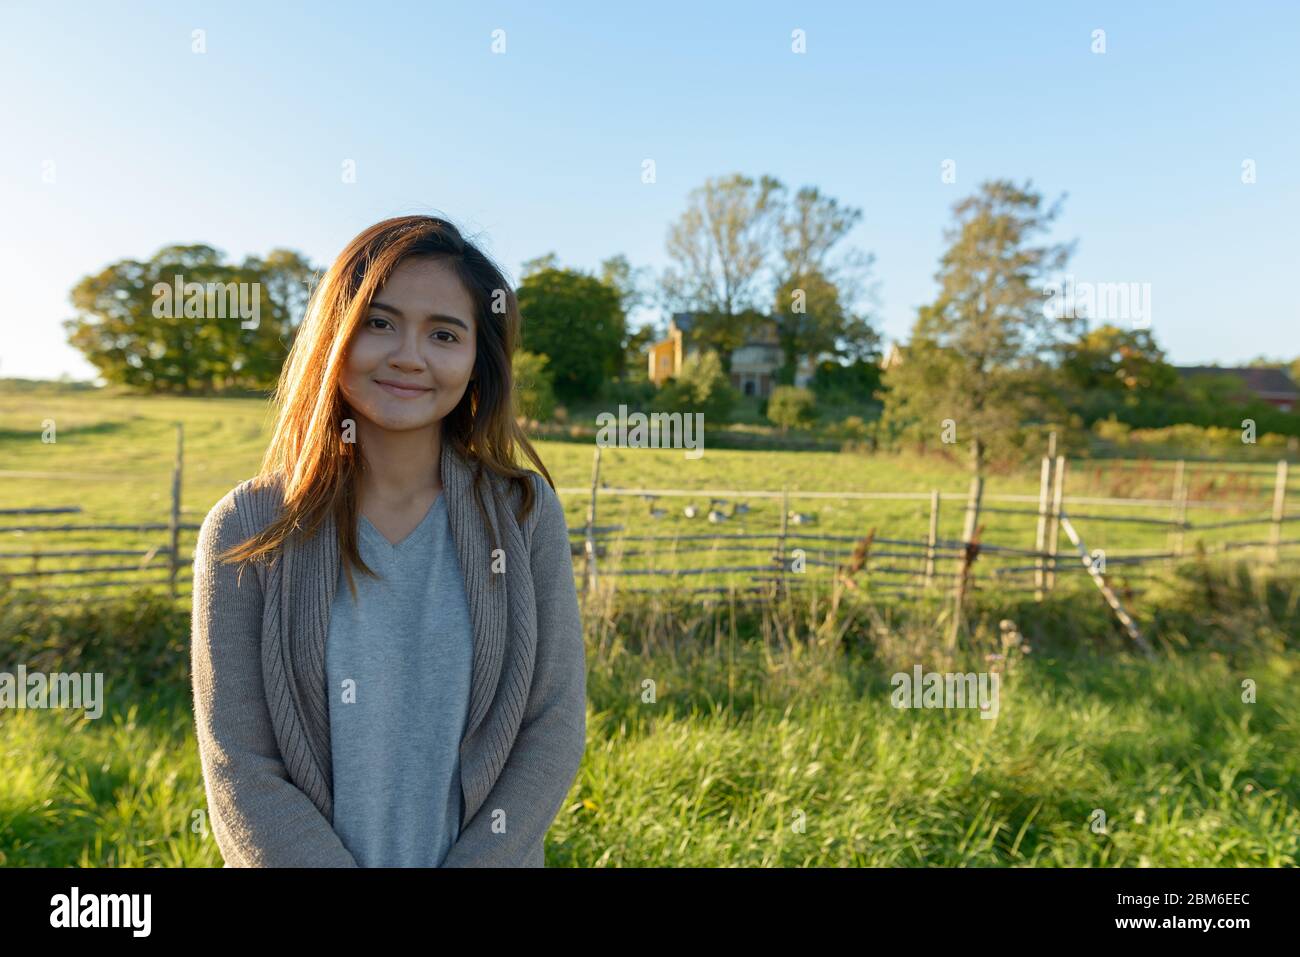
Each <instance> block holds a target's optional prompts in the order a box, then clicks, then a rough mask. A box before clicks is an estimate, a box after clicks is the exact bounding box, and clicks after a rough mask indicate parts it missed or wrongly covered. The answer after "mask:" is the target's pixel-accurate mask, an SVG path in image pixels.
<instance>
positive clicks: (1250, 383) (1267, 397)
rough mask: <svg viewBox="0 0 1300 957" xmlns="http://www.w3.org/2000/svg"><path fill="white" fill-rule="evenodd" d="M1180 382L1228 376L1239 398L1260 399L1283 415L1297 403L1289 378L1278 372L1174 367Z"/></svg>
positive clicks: (1299, 396) (1299, 394)
mask: <svg viewBox="0 0 1300 957" xmlns="http://www.w3.org/2000/svg"><path fill="white" fill-rule="evenodd" d="M1174 369H1175V370H1177V372H1178V374H1179V375H1180V376H1182V377H1183V378H1184V379H1192V378H1196V377H1198V376H1232V377H1233V378H1235V379H1238V380H1240V382H1241V387H1242V391H1241V395H1242V397H1243V398H1246V397H1253V398H1256V399H1262V400H1263V401H1264V402H1267V403H1269V405H1273V406H1276V407H1277V408H1279V409H1281V410H1282V411H1283V412H1290V411H1292V410H1293V409H1294V408H1296V403H1297V402H1300V389H1297V388H1296V385H1295V383H1294V382H1292V381H1291V377H1290V376H1289V375H1287V374H1286V373H1285V372H1284V371H1283V370H1281V369H1267V368H1253V367H1251V368H1242V369H1229V368H1220V367H1219V366H1174Z"/></svg>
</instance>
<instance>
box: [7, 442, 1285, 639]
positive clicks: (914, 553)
mask: <svg viewBox="0 0 1300 957" xmlns="http://www.w3.org/2000/svg"><path fill="white" fill-rule="evenodd" d="M1067 464H1068V463H1067V461H1066V459H1065V457H1064V456H1057V455H1053V454H1049V455H1048V456H1046V457H1044V459H1043V463H1042V469H1041V474H1040V487H1039V492H1038V494H1037V495H1030V494H1011V493H1005V494H989V493H986V492H985V491H984V487H983V482H982V480H977V481H973V482H972V484H971V488H970V489H969V490H968V491H967V492H964V493H958V492H951V491H942V490H939V489H931V490H928V491H915V492H912V491H907V492H904V491H899V492H892V491H843V492H838V491H836V492H828V491H818V490H812V491H803V490H798V489H796V490H791V489H790V488H789V487H788V486H786V487H784V488H782V489H780V490H776V489H733V488H694V489H681V488H637V487H609V486H608V485H606V484H604V483H602V482H601V479H600V475H601V469H600V466H601V463H600V447H599V446H597V447H596V449H595V453H594V458H593V462H592V473H591V483H590V485H587V486H579V487H560V488H558V489H557V491H558V492H559V493H561V494H566V495H575V496H576V495H581V496H582V497H583V498H584V500H585V501H586V515H585V521H583V522H582V523H581V524H575V526H574V527H572V528H570V530H569V534H570V536H571V537H572V538H575V539H576V541H574V542H573V543H572V549H573V554H574V556H575V558H578V557H580V558H582V560H583V561H582V567H581V569H580V575H581V587H582V590H583V592H584V593H586V592H588V591H590V590H591V589H593V588H595V587H597V586H598V585H599V582H600V579H601V578H602V577H606V576H607V577H608V578H609V579H611V580H614V581H618V580H622V581H630V580H636V579H645V578H655V577H668V578H678V577H681V578H695V577H700V576H704V575H710V574H719V575H747V576H748V579H749V582H750V584H749V585H745V586H741V587H739V588H738V587H737V585H735V584H734V583H732V584H726V585H705V586H699V587H692V588H691V589H690V590H691V591H692V592H695V593H705V592H713V593H718V592H725V591H732V590H736V591H739V592H742V593H751V592H760V593H765V594H766V593H770V591H771V588H772V586H773V585H775V586H777V587H779V588H781V589H784V590H786V591H789V590H794V589H799V588H801V587H802V586H804V585H806V584H812V583H814V582H815V581H816V580H817V579H818V578H823V579H825V578H829V579H830V580H831V581H836V582H848V583H849V584H850V585H851V586H852V587H859V586H858V585H856V584H853V582H854V580H855V578H856V576H859V575H862V576H867V579H868V581H869V582H870V579H871V577H872V576H875V578H876V581H875V582H870V588H871V591H872V592H873V593H876V594H894V595H907V594H912V595H915V594H930V595H935V596H943V595H944V594H945V593H946V591H947V590H948V589H951V590H952V594H953V603H954V606H955V614H954V617H953V621H954V622H955V623H956V622H959V620H960V616H961V610H962V604H963V602H964V599H965V596H966V595H967V594H968V593H970V592H979V591H984V590H986V589H987V588H988V587H989V586H996V587H997V588H998V589H999V590H1008V591H1010V590H1016V591H1021V590H1023V591H1032V592H1034V594H1035V597H1036V599H1038V600H1043V599H1044V597H1045V596H1046V595H1047V594H1048V593H1050V592H1051V591H1053V590H1054V588H1055V585H1056V579H1057V576H1058V575H1060V576H1072V577H1083V576H1087V577H1089V578H1091V579H1093V580H1094V581H1096V582H1097V583H1098V587H1099V588H1101V589H1102V591H1103V595H1105V594H1106V592H1107V591H1109V592H1110V597H1116V600H1117V601H1118V597H1117V596H1116V595H1115V592H1114V589H1113V588H1111V582H1110V581H1109V580H1108V575H1109V576H1110V577H1111V578H1116V579H1119V580H1120V581H1121V586H1120V590H1121V591H1122V592H1124V594H1125V595H1128V594H1132V593H1134V592H1135V590H1134V589H1132V588H1131V583H1132V582H1133V581H1138V580H1140V579H1139V573H1140V570H1142V569H1144V568H1148V567H1150V566H1155V565H1161V564H1165V563H1169V562H1173V561H1177V560H1179V559H1180V558H1182V557H1184V556H1185V555H1186V553H1187V548H1186V535H1187V533H1195V532H1204V531H1210V530H1220V529H1236V528H1242V529H1245V528H1248V527H1250V526H1260V527H1261V528H1267V536H1266V537H1263V538H1261V537H1258V536H1256V537H1254V538H1251V539H1247V540H1244V541H1226V542H1216V543H1212V544H1208V545H1207V544H1205V543H1203V542H1202V543H1201V544H1200V547H1202V548H1204V550H1205V551H1207V552H1220V551H1222V552H1227V551H1235V550H1239V549H1245V548H1260V549H1266V550H1268V553H1269V555H1270V557H1271V560H1272V561H1274V562H1276V561H1278V560H1280V557H1281V555H1282V554H1283V553H1289V552H1288V550H1289V549H1291V548H1294V547H1295V546H1296V545H1300V540H1297V539H1284V538H1283V537H1282V532H1283V529H1284V528H1285V527H1287V526H1289V525H1290V524H1291V523H1293V522H1295V521H1297V520H1300V514H1287V512H1286V494H1287V491H1288V488H1287V483H1288V477H1289V476H1288V466H1287V463H1286V462H1285V461H1281V462H1278V463H1277V465H1276V468H1275V471H1274V483H1273V484H1274V489H1273V496H1272V502H1271V507H1266V511H1264V507H1262V506H1261V503H1260V502H1224V501H1201V500H1192V499H1189V497H1188V488H1189V483H1188V479H1187V473H1186V469H1185V467H1184V463H1181V462H1179V463H1174V469H1173V477H1174V481H1173V489H1172V494H1171V496H1170V497H1169V498H1167V499H1166V498H1118V497H1104V496H1073V495H1067V494H1065V485H1066V466H1067ZM183 465H184V432H183V428H182V427H181V426H180V425H179V424H178V425H177V428H176V451H175V464H174V467H173V469H172V471H171V482H170V486H171V488H170V491H171V494H170V503H169V505H170V507H169V510H168V514H167V518H166V521H157V522H137V523H130V522H94V521H93V520H92V521H84V520H82V521H76V520H74V521H70V522H62V523H59V524H35V523H28V522H25V521H23V520H24V519H25V518H26V517H28V516H41V517H54V518H59V517H62V516H78V517H80V516H81V515H82V514H83V513H82V508H81V506H78V505H67V506H34V507H30V508H3V509H0V520H5V519H8V520H9V522H10V523H9V524H4V525H0V533H9V534H51V535H59V534H73V533H79V532H134V533H141V534H144V533H152V532H165V533H166V538H165V541H162V542H158V543H155V544H153V545H152V546H151V547H146V548H82V549H41V548H32V549H28V550H8V551H0V578H4V579H7V580H9V581H11V582H32V583H33V584H37V585H38V586H39V593H44V592H64V591H66V592H74V591H75V592H84V591H86V590H88V589H92V588H115V587H124V586H129V585H144V584H157V583H160V582H165V583H166V584H167V585H168V591H169V593H170V594H171V596H172V597H175V598H179V597H184V595H185V594H186V593H185V592H182V591H180V588H179V585H180V584H181V583H180V582H178V580H177V579H178V575H179V574H180V572H181V571H182V570H184V569H187V568H189V567H190V566H192V564H193V556H192V555H185V554H183V553H182V549H181V537H182V535H184V534H187V533H193V532H197V531H198V530H199V529H200V528H201V524H199V523H196V522H187V521H182V516H183V515H186V514H194V513H196V512H200V511H201V509H193V508H185V507H184V506H183V504H182V502H181V488H182V482H181V478H182V472H183ZM0 474H12V475H18V474H27V473H0ZM33 474H35V473H33ZM58 474H59V475H60V477H64V478H67V477H70V476H71V475H73V474H74V473H58ZM91 474H93V475H94V476H95V477H96V478H97V479H102V478H106V477H112V476H107V475H105V474H103V473H86V475H87V476H89V475H91ZM116 477H118V478H121V477H122V476H116ZM130 478H131V479H132V481H139V480H140V476H138V475H135V474H132V475H131V476H130ZM620 496H639V497H642V498H643V499H647V500H649V501H650V502H651V504H652V505H653V501H654V500H655V499H659V498H688V499H700V500H712V501H718V500H728V501H729V500H749V499H753V500H771V501H778V500H779V501H780V503H781V505H780V509H781V512H780V516H779V518H780V522H779V525H777V526H775V527H772V528H770V529H764V530H762V531H746V532H740V533H725V532H722V531H721V530H718V531H715V532H711V533H706V534H695V533H688V534H653V533H641V532H637V531H636V530H635V529H632V530H631V531H632V532H633V533H632V534H627V533H626V532H627V531H628V530H627V529H625V527H624V525H622V524H605V525H601V524H599V523H598V517H599V513H600V503H601V501H602V500H605V499H608V498H611V497H620ZM792 497H796V498H798V499H801V500H805V499H806V500H814V501H817V500H826V501H837V502H854V501H858V502H926V503H928V504H929V524H928V529H929V531H928V535H926V537H924V538H900V537H887V536H884V535H881V536H877V535H876V534H875V531H876V529H874V528H872V529H871V530H870V531H869V532H868V533H867V534H866V535H862V534H836V533H830V532H820V531H817V530H815V529H810V528H809V527H808V526H807V525H806V524H801V522H800V519H801V518H802V516H800V515H799V514H798V513H795V512H792V511H791V510H790V507H789V504H790V499H791V498H792ZM954 501H960V502H962V503H964V516H963V519H964V520H963V529H962V535H961V537H960V538H944V537H941V536H940V534H939V524H940V523H939V517H940V512H941V509H942V508H943V505H944V503H945V502H954ZM992 503H1000V504H992ZM1020 505H1030V506H1032V507H1028V508H1024V507H1010V506H1020ZM1076 507H1081V508H1085V509H1088V508H1092V509H1096V508H1146V509H1163V510H1167V516H1168V517H1158V516H1142V515H1117V514H1105V513H1104V512H1097V511H1080V512H1075V511H1074V509H1075V508H1076ZM1243 508H1256V509H1261V513H1260V514H1259V515H1257V516H1250V517H1246V518H1229V519H1219V520H1215V519H1216V516H1214V515H1205V516H1204V519H1205V520H1196V519H1195V518H1193V519H1189V518H1188V513H1189V512H1198V511H1201V512H1210V511H1216V510H1238V511H1240V510H1241V509H1243ZM983 514H994V515H1012V516H1024V517H1028V518H1034V519H1036V526H1035V535H1034V543H1033V547H1032V548H1031V547H1023V546H1018V545H1013V544H1009V543H1005V542H998V543H994V542H986V541H983V540H982V539H983V529H984V526H983V525H981V524H980V517H981V516H982V515H983ZM1110 523H1122V524H1128V525H1142V526H1151V527H1153V528H1157V529H1160V528H1163V529H1167V530H1168V531H1169V543H1168V544H1167V546H1166V547H1165V548H1164V549H1155V550H1145V551H1143V550H1140V549H1134V550H1131V551H1127V552H1124V553H1121V554H1115V553H1112V554H1109V555H1106V556H1105V558H1104V561H1096V560H1095V557H1096V556H1094V555H1093V554H1091V553H1084V554H1083V559H1084V560H1080V561H1078V562H1075V561H1073V560H1070V556H1071V555H1072V554H1073V553H1072V552H1068V551H1067V552H1062V550H1061V547H1060V546H1061V542H1060V541H1059V534H1058V533H1059V532H1061V531H1064V532H1065V533H1066V534H1067V535H1069V536H1070V537H1071V538H1072V539H1073V538H1074V537H1076V536H1078V537H1080V541H1082V538H1081V536H1082V534H1083V530H1082V529H1081V527H1080V525H1081V524H1087V525H1089V526H1091V527H1096V526H1102V525H1106V524H1110ZM663 542H671V543H672V545H673V547H672V549H671V550H670V551H668V552H667V554H669V555H671V556H677V555H699V554H701V553H704V552H728V553H731V554H736V555H738V557H737V558H736V559H733V561H734V562H735V563H734V564H717V565H713V564H710V563H708V562H707V561H691V562H689V563H688V567H671V568H670V567H648V568H635V567H634V568H628V567H622V566H621V565H620V564H618V563H617V562H616V561H614V560H615V559H618V560H619V561H621V560H622V559H625V558H640V559H647V560H653V559H655V558H658V557H660V556H661V555H663V554H664V552H661V551H660V550H658V549H656V548H654V547H648V548H645V547H637V548H632V549H630V550H629V549H625V548H624V547H623V546H624V545H625V544H627V543H646V544H647V545H651V546H653V545H654V544H655V543H663ZM616 543H617V545H618V549H617V550H615V548H614V546H615V544H616ZM682 543H687V544H684V545H683V544H682ZM706 543H707V544H706ZM850 543H851V544H852V545H853V546H854V547H853V548H847V547H834V546H835V545H837V544H839V545H848V544H850ZM1080 547H1082V546H1081V545H1077V544H1076V546H1075V550H1076V551H1077V550H1078V548H1080ZM1067 548H1068V546H1067ZM764 553H767V555H766V561H765V562H760V563H754V562H747V561H746V559H745V558H744V557H743V556H744V555H746V554H748V555H754V556H762V555H763V554H764ZM1063 557H1065V559H1066V560H1064V561H1063V560H1062V559H1063ZM76 558H95V559H105V558H107V559H112V558H118V559H128V560H129V559H135V558H139V559H140V561H139V562H130V561H127V562H119V563H116V564H110V565H94V564H89V565H64V564H60V565H59V566H56V567H49V566H48V565H43V564H42V563H44V562H48V561H49V560H51V559H76ZM12 563H19V565H25V566H26V567H13V566H12ZM809 568H811V569H828V570H830V574H829V575H828V576H825V575H823V576H818V575H812V576H810V575H808V574H807V573H806V572H805V569H809ZM977 569H986V571H985V573H984V575H983V579H982V580H981V579H980V578H979V577H978V576H977V575H976V570H977ZM1111 569H1114V570H1115V571H1111ZM159 571H163V572H165V576H164V577H162V578H157V577H155V578H148V577H144V576H145V575H147V574H148V573H156V572H159ZM112 574H133V575H135V576H136V577H131V578H112V577H102V576H109V575H112ZM65 577H66V578H74V579H80V580H79V581H74V582H71V583H61V584H51V583H49V580H50V579H60V578H65ZM92 578H93V579H95V580H88V579H92ZM619 587H620V590H623V591H629V592H639V591H658V590H661V589H660V588H653V587H652V588H636V587H630V586H622V585H621V586H619ZM1110 597H1108V598H1107V601H1108V603H1110ZM69 600H72V599H69ZM78 600H90V599H78ZM1112 607H1114V605H1112ZM1124 615H1127V612H1126V611H1125V612H1124ZM1117 617H1120V620H1121V621H1123V620H1124V618H1123V617H1121V616H1120V614H1119V612H1117ZM1129 617H1130V620H1132V619H1131V616H1129ZM1126 628H1127V625H1126ZM1135 641H1138V639H1136V638H1135ZM1138 643H1139V645H1141V644H1142V642H1141V641H1138Z"/></svg>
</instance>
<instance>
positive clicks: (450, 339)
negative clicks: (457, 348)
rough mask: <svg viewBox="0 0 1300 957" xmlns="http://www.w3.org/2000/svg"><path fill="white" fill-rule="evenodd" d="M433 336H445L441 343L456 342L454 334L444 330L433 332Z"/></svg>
mask: <svg viewBox="0 0 1300 957" xmlns="http://www.w3.org/2000/svg"><path fill="white" fill-rule="evenodd" d="M433 334H434V335H435V336H436V335H445V336H447V338H446V339H443V340H442V341H443V342H455V341H456V336H455V334H454V333H451V332H448V331H447V330H446V329H438V330H435V331H434V333H433Z"/></svg>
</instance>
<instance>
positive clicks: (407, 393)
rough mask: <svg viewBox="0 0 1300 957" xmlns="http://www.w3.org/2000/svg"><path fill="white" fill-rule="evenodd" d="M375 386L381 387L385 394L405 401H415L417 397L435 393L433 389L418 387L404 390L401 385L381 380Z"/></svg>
mask: <svg viewBox="0 0 1300 957" xmlns="http://www.w3.org/2000/svg"><path fill="white" fill-rule="evenodd" d="M375 385H377V386H379V388H381V389H383V390H384V391H385V392H389V393H392V394H393V395H396V396H401V397H402V398H404V399H413V398H415V397H416V396H421V395H426V394H427V393H429V392H432V391H433V390H432V389H426V388H422V387H418V386H417V387H413V388H403V387H402V386H400V385H393V384H392V383H391V382H380V381H379V380H375Z"/></svg>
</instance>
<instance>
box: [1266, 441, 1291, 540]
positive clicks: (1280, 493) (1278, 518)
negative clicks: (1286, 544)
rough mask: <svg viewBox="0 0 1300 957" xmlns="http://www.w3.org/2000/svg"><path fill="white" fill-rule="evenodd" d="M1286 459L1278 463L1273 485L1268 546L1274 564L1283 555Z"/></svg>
mask: <svg viewBox="0 0 1300 957" xmlns="http://www.w3.org/2000/svg"><path fill="white" fill-rule="evenodd" d="M1286 470H1287V465H1286V459H1279V460H1278V463H1277V479H1276V480H1275V481H1274V483H1273V525H1272V527H1271V528H1270V529H1269V530H1268V544H1269V550H1270V553H1271V555H1272V559H1273V563H1274V564H1277V562H1278V561H1279V560H1280V558H1281V555H1282V547H1281V542H1282V515H1283V511H1284V510H1285V508H1286Z"/></svg>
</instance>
